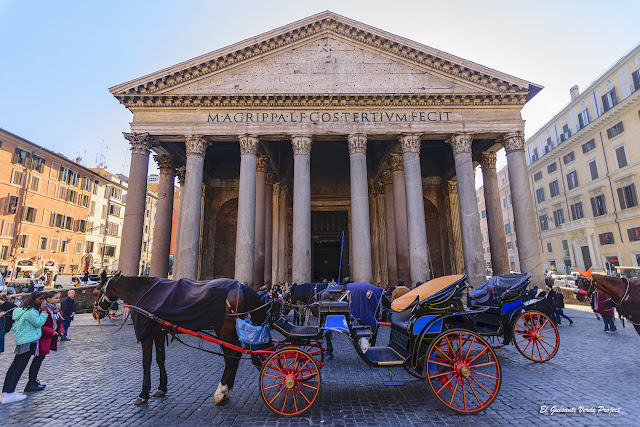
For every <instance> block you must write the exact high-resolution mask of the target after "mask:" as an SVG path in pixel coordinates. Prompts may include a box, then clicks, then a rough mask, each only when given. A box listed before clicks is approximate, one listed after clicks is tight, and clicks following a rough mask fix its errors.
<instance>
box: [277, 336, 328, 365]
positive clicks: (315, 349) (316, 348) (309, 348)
mask: <svg viewBox="0 0 640 427" xmlns="http://www.w3.org/2000/svg"><path fill="white" fill-rule="evenodd" d="M285 346H286V347H295V348H298V349H300V350H302V351H304V352H305V353H307V354H308V355H309V356H311V357H313V360H315V361H316V363H317V364H318V367H319V368H321V369H322V368H323V367H324V352H325V349H324V347H323V346H322V342H321V341H309V342H303V343H295V342H291V341H288V340H285V341H283V342H282V343H281V347H285Z"/></svg>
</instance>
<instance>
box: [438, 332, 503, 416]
mask: <svg viewBox="0 0 640 427" xmlns="http://www.w3.org/2000/svg"><path fill="white" fill-rule="evenodd" d="M427 354H429V355H430V356H429V361H428V363H429V364H428V371H427V382H428V383H429V386H430V387H431V391H432V392H433V394H434V395H435V397H436V398H437V399H438V400H439V401H440V403H442V404H443V405H445V406H446V407H448V408H450V409H453V410H454V411H456V412H458V413H462V414H470V413H475V412H478V411H482V410H483V409H485V408H487V407H488V406H489V405H491V403H492V402H493V401H494V400H495V398H496V397H497V396H498V391H499V390H500V385H501V383H502V372H501V370H500V364H499V363H498V359H497V357H496V354H495V352H494V351H493V348H491V345H489V343H487V342H486V341H485V340H484V339H482V337H480V335H478V334H476V333H475V332H471V331H466V330H463V329H452V330H450V331H446V332H444V333H442V334H440V335H438V336H437V337H436V338H435V339H434V340H433V342H432V343H431V345H430V346H429V349H428V350H427Z"/></svg>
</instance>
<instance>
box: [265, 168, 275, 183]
mask: <svg viewBox="0 0 640 427" xmlns="http://www.w3.org/2000/svg"><path fill="white" fill-rule="evenodd" d="M275 181H276V176H275V175H274V173H273V172H271V171H267V185H273V183H274V182H275Z"/></svg>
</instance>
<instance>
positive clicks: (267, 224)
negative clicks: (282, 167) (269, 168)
mask: <svg viewBox="0 0 640 427" xmlns="http://www.w3.org/2000/svg"><path fill="white" fill-rule="evenodd" d="M264 206H265V208H264V209H265V216H264V283H265V284H266V285H273V280H272V278H273V275H272V272H271V266H272V255H273V176H272V174H271V173H267V185H266V191H265V205H264Z"/></svg>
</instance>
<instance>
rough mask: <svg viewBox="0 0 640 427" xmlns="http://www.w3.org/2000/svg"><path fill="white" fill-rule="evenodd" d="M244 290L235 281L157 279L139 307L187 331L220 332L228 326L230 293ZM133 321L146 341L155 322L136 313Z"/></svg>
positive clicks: (141, 299)
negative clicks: (220, 328) (227, 304)
mask: <svg viewBox="0 0 640 427" xmlns="http://www.w3.org/2000/svg"><path fill="white" fill-rule="evenodd" d="M244 287H245V286H243V285H241V284H240V283H239V282H237V281H235V280H233V279H216V280H212V281H209V282H195V281H193V280H187V279H180V280H169V279H155V281H153V282H152V283H151V285H149V287H148V288H147V289H146V290H145V291H144V293H143V294H142V295H141V296H140V298H139V299H138V301H137V302H136V304H135V305H136V306H137V307H140V308H142V309H144V310H146V311H148V312H150V313H153V314H155V315H156V316H158V317H159V318H161V319H163V320H166V321H168V322H171V323H174V324H176V325H178V326H181V327H183V328H187V329H191V330H196V331H197V330H209V329H217V328H219V327H221V326H222V324H223V323H224V319H225V312H226V300H227V294H228V293H229V291H232V290H233V289H237V290H238V291H237V292H240V293H241V294H243V293H244V290H243V288H244ZM233 295H235V294H233ZM131 318H132V319H133V327H134V329H135V333H136V338H137V339H138V341H142V340H144V339H145V338H146V337H147V336H148V335H149V334H150V333H151V328H152V327H153V325H154V323H155V322H154V321H153V320H151V319H149V318H148V317H146V316H144V315H142V314H139V313H136V312H135V311H133V313H132V315H131Z"/></svg>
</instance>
